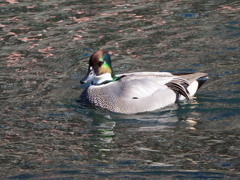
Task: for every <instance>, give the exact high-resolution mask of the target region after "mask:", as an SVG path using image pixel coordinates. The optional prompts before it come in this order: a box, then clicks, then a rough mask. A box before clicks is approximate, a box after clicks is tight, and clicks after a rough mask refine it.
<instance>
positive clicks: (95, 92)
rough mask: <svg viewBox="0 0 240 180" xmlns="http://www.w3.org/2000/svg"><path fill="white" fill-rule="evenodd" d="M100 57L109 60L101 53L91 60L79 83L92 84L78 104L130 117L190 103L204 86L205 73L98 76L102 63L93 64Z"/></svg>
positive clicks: (110, 72)
mask: <svg viewBox="0 0 240 180" xmlns="http://www.w3.org/2000/svg"><path fill="white" fill-rule="evenodd" d="M103 56H105V59H106V58H109V60H110V56H109V55H108V54H107V53H106V52H104V51H98V52H96V53H94V54H93V55H92V56H91V58H90V61H89V72H88V75H87V76H86V77H85V78H84V79H83V80H82V81H81V83H86V82H87V81H89V80H91V81H92V84H91V85H90V86H89V87H87V88H86V89H85V90H84V91H83V92H82V94H81V96H80V101H81V102H83V103H85V104H89V105H93V106H97V107H101V108H104V109H107V110H110V111H113V112H118V113H124V114H133V113H139V112H146V111H153V110H156V109H160V108H163V107H165V106H168V105H171V104H173V103H175V102H176V101H178V100H183V99H185V98H186V99H191V97H192V96H193V95H194V94H195V93H196V91H197V90H198V88H199V87H200V86H201V85H202V84H203V82H205V81H203V80H202V79H203V78H205V79H206V78H207V74H206V73H192V74H181V75H180V74H179V75H174V74H171V73H168V72H136V73H126V74H120V75H116V76H115V75H113V73H112V69H111V71H109V72H105V73H101V74H99V75H97V73H98V72H99V71H98V70H99V68H101V66H103V62H104V61H103V62H102V63H100V64H99V63H98V65H97V66H98V68H97V67H94V62H98V61H97V59H100V58H99V57H103ZM103 59H104V58H103ZM100 62H101V60H100ZM109 67H110V68H111V64H110V65H109Z"/></svg>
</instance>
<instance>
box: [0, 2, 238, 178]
mask: <svg viewBox="0 0 240 180" xmlns="http://www.w3.org/2000/svg"><path fill="white" fill-rule="evenodd" d="M239 42H240V3H239V1H237V0H219V1H210V0H199V1H191V0H179V1H176V0H160V1H153V0H145V1H140V0H132V1H108V0H107V1H104V2H102V1H98V0H91V1H77V0H71V1H66V0H49V1H40V0H34V1H33V0H32V1H30V0H29V1H24V0H23V1H20V0H5V1H1V2H0V69H1V71H0V77H1V78H0V115H1V118H0V169H1V170H0V177H1V179H79V178H86V179H107V178H108V179H238V176H239V175H240V140H239V139H240V131H239V130H240V120H239V119H240V113H239V112H240V111H239V107H240V79H239V77H240V66H239V60H240V49H239V45H240V44H239ZM99 49H105V50H107V51H110V52H111V54H112V66H113V68H114V70H115V72H116V73H124V72H135V71H169V72H174V73H179V72H180V73H181V72H206V73H208V74H209V78H210V79H209V80H208V81H207V83H206V84H204V85H203V86H202V87H201V89H200V91H199V92H198V94H197V95H196V99H195V100H194V101H193V102H191V103H186V102H182V103H179V104H176V105H173V106H170V107H167V108H164V109H160V110H158V111H154V112H148V113H141V114H136V115H123V114H114V113H111V112H108V111H105V110H101V109H94V108H88V107H83V106H81V105H80V104H78V103H77V102H76V100H77V99H78V97H79V95H80V93H81V91H82V90H83V89H84V88H85V87H86V86H85V85H84V86H81V85H80V83H79V80H80V79H81V78H82V77H83V76H84V75H85V74H86V71H87V66H88V64H87V63H88V59H89V57H90V55H91V54H92V53H93V52H94V51H96V50H99Z"/></svg>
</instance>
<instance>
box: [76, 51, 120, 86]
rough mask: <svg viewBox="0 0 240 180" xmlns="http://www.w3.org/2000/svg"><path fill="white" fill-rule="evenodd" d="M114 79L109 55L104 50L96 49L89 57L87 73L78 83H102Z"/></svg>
mask: <svg viewBox="0 0 240 180" xmlns="http://www.w3.org/2000/svg"><path fill="white" fill-rule="evenodd" d="M114 79H115V76H114V73H113V70H112V66H111V58H110V55H109V54H108V53H107V52H106V51H97V52H95V53H93V54H92V56H91V57H90V59H89V66H88V72H87V75H86V76H85V77H84V78H83V79H82V80H81V81H80V83H81V84H84V83H88V82H91V83H92V84H102V83H104V82H107V81H113V80H114Z"/></svg>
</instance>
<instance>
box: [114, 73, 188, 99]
mask: <svg viewBox="0 0 240 180" xmlns="http://www.w3.org/2000/svg"><path fill="white" fill-rule="evenodd" d="M118 84H119V88H118V89H119V90H120V91H119V93H118V94H119V95H120V97H124V98H129V99H131V98H132V99H140V98H145V97H147V96H151V95H152V94H154V93H155V92H156V91H158V92H162V95H163V96H164V95H166V96H168V95H170V94H172V91H173V92H175V93H176V94H177V95H178V96H179V95H183V96H184V97H185V98H186V99H190V96H189V93H188V91H187V87H188V86H189V82H188V81H187V80H185V79H183V78H181V77H178V76H174V75H172V74H170V73H142V72H141V73H131V74H125V76H122V78H121V80H120V81H119V83H118Z"/></svg>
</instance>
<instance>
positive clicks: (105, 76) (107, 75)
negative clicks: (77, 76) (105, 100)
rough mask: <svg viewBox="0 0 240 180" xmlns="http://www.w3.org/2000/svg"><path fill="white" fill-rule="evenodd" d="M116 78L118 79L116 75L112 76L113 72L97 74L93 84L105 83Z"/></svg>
mask: <svg viewBox="0 0 240 180" xmlns="http://www.w3.org/2000/svg"><path fill="white" fill-rule="evenodd" d="M115 80H116V77H115V76H113V77H112V74H111V73H104V74H102V75H99V76H95V77H94V78H93V81H92V84H93V85H99V84H104V83H105V82H111V81H115Z"/></svg>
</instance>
